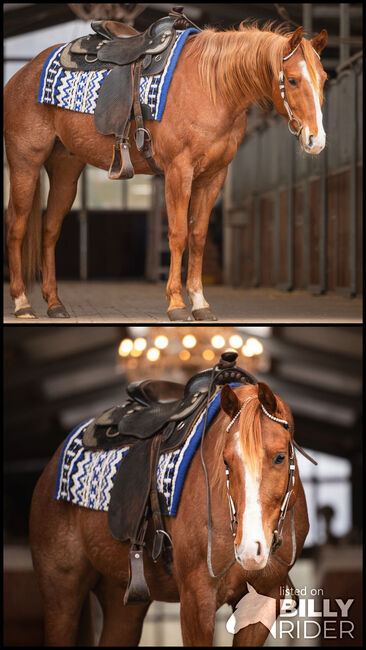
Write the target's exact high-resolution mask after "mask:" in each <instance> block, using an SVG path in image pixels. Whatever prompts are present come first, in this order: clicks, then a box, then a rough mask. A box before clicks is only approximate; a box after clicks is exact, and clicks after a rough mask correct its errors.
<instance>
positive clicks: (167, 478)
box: [55, 384, 242, 516]
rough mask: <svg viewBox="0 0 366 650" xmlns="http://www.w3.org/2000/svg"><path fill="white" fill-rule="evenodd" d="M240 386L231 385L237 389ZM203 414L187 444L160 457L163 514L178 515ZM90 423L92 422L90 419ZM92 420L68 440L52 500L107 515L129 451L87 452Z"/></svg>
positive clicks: (213, 409)
mask: <svg viewBox="0 0 366 650" xmlns="http://www.w3.org/2000/svg"><path fill="white" fill-rule="evenodd" d="M240 385H242V384H231V386H233V387H234V386H240ZM220 395H221V391H219V392H218V393H217V394H216V395H215V396H214V397H213V398H212V399H211V401H210V405H209V408H208V414H207V427H208V426H209V424H210V422H211V420H212V418H213V417H214V416H215V414H216V413H217V411H218V409H219V408H220ZM204 418H205V411H203V413H201V415H200V417H199V419H198V420H197V422H196V424H195V425H194V427H193V428H192V431H191V433H190V434H189V436H188V437H187V439H186V441H185V442H184V443H183V444H182V445H181V447H179V448H178V449H176V450H174V451H172V452H169V453H166V454H161V456H160V460H159V466H158V470H157V477H156V480H157V486H158V492H159V494H160V495H162V496H163V497H164V498H162V499H161V501H162V503H163V504H164V503H165V508H162V511H163V514H165V515H170V516H174V515H176V514H177V510H178V505H179V499H180V495H181V492H182V488H183V484H184V478H185V475H186V472H187V470H188V467H189V464H190V462H191V460H192V457H193V454H194V453H195V451H196V449H197V447H198V445H199V443H200V440H201V436H202V431H203V424H204ZM92 419H93V418H92ZM92 419H90V420H87V421H86V422H83V423H82V424H80V425H79V426H78V427H76V429H74V430H73V431H72V432H71V433H70V435H69V436H68V437H67V439H66V441H65V443H64V446H63V449H62V453H61V457H60V462H59V467H58V473H57V480H56V489H55V499H56V500H59V501H70V502H71V503H74V504H76V505H78V506H84V508H90V509H92V510H103V511H104V512H107V511H108V507H109V501H110V498H111V491H112V487H113V482H114V478H115V476H116V474H117V470H118V468H119V466H120V464H121V463H122V462H123V458H124V457H125V455H126V454H127V453H128V449H129V447H123V448H121V449H114V450H111V451H88V450H86V449H84V447H83V445H82V438H83V434H84V431H85V429H86V427H87V425H88V424H90V422H91V421H92Z"/></svg>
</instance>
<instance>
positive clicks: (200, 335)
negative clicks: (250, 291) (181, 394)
mask: <svg viewBox="0 0 366 650" xmlns="http://www.w3.org/2000/svg"><path fill="white" fill-rule="evenodd" d="M239 330H240V328H236V327H231V326H227V325H225V326H223V327H219V326H217V327H216V326H214V327H211V326H210V327H207V326H199V325H195V326H192V327H185V326H184V327H175V326H153V327H130V328H128V333H129V336H127V337H126V338H124V339H123V340H122V341H121V342H120V344H119V348H118V369H119V370H120V371H121V372H124V373H126V374H127V376H128V378H129V379H130V380H132V381H135V380H138V379H145V378H152V379H168V380H171V381H182V382H183V381H187V379H188V378H189V377H190V376H192V375H193V374H195V373H197V372H199V371H200V370H205V369H207V368H212V366H214V365H215V363H217V362H218V360H219V358H220V355H221V353H222V352H224V351H226V350H235V351H236V352H237V353H238V355H239V356H238V360H237V365H238V366H241V367H243V368H244V369H246V370H248V371H249V372H251V373H255V372H257V371H258V370H260V371H266V370H268V364H269V359H268V356H267V355H266V354H265V353H264V349H263V344H262V343H261V341H260V340H259V339H257V338H256V337H253V336H245V335H243V333H242V332H240V331H239Z"/></svg>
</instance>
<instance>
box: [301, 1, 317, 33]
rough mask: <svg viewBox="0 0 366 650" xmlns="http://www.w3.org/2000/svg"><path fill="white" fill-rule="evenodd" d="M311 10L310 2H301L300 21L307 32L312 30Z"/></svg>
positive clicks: (312, 8) (312, 7)
mask: <svg viewBox="0 0 366 650" xmlns="http://www.w3.org/2000/svg"><path fill="white" fill-rule="evenodd" d="M313 10H314V6H313V4H312V3H311V2H309V3H308V2H303V5H302V23H303V27H304V30H305V32H308V33H309V34H311V33H312V31H313Z"/></svg>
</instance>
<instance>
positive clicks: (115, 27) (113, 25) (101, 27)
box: [91, 20, 141, 38]
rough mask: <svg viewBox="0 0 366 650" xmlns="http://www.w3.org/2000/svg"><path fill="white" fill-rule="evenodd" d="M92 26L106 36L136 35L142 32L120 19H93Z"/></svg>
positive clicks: (98, 32)
mask: <svg viewBox="0 0 366 650" xmlns="http://www.w3.org/2000/svg"><path fill="white" fill-rule="evenodd" d="M91 28H92V29H93V30H94V31H95V32H96V33H97V34H100V36H103V37H106V38H119V37H120V36H136V34H140V33H141V32H138V31H137V29H135V28H134V27H131V25H127V24H126V23H121V22H119V21H118V20H92V22H91Z"/></svg>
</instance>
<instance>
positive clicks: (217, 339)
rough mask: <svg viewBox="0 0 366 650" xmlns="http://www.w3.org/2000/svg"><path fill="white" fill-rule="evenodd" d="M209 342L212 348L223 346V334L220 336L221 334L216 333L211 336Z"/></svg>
mask: <svg viewBox="0 0 366 650" xmlns="http://www.w3.org/2000/svg"><path fill="white" fill-rule="evenodd" d="M211 344H212V345H213V347H214V348H217V349H219V348H223V347H224V345H225V339H224V337H223V336H221V334H216V336H213V337H212V339H211Z"/></svg>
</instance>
